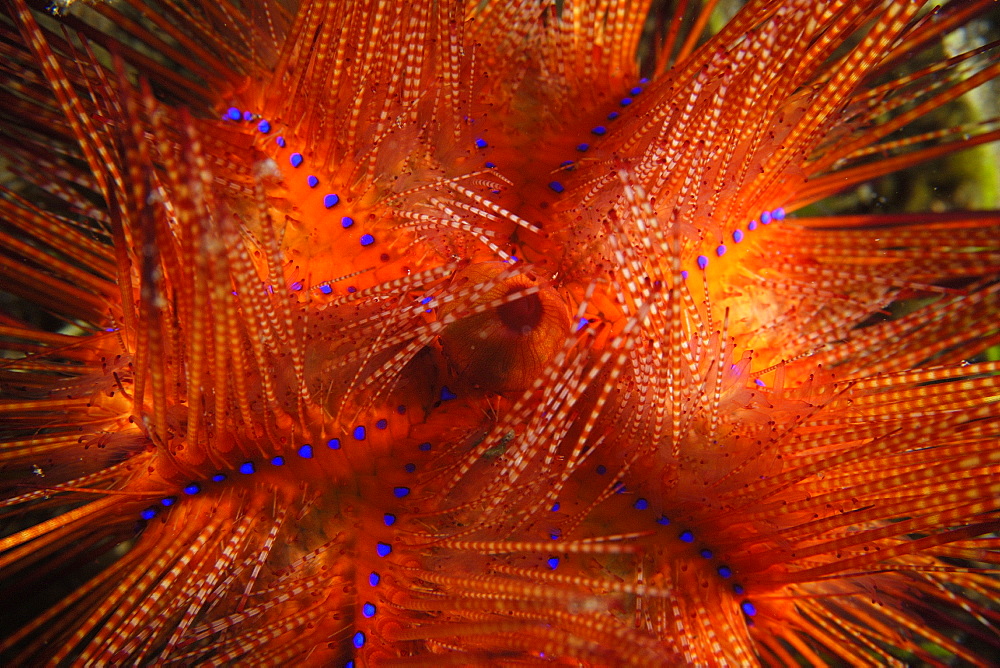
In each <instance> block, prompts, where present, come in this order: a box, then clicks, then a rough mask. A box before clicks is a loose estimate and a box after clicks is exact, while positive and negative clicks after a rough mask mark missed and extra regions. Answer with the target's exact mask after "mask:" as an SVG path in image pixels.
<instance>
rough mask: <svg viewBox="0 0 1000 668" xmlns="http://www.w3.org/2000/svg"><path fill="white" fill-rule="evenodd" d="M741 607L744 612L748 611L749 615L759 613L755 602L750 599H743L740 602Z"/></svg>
mask: <svg viewBox="0 0 1000 668" xmlns="http://www.w3.org/2000/svg"><path fill="white" fill-rule="evenodd" d="M740 608H742V609H743V612H744V613H746V615H747V617H753V616H754V615H756V614H757V608H755V607H754V604H753V603H751V602H750V601H743V602H742V603H740Z"/></svg>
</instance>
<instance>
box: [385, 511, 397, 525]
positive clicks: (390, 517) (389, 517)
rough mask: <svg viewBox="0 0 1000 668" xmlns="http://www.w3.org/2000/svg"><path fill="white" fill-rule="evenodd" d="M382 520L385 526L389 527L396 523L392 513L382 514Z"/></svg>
mask: <svg viewBox="0 0 1000 668" xmlns="http://www.w3.org/2000/svg"><path fill="white" fill-rule="evenodd" d="M382 521H383V522H385V525H386V526H387V527H391V526H392V525H393V524H395V523H396V516H395V515H393V514H392V513H386V514H385V515H383V516H382Z"/></svg>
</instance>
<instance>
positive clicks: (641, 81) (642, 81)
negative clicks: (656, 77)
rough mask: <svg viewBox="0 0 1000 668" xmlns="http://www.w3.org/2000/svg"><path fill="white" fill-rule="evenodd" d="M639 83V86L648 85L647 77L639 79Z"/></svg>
mask: <svg viewBox="0 0 1000 668" xmlns="http://www.w3.org/2000/svg"><path fill="white" fill-rule="evenodd" d="M639 83H641V84H648V83H649V77H643V78H641V79H639Z"/></svg>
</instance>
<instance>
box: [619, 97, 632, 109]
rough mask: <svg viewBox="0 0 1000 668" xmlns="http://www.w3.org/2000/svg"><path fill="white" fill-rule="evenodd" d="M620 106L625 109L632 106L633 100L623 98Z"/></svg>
mask: <svg viewBox="0 0 1000 668" xmlns="http://www.w3.org/2000/svg"><path fill="white" fill-rule="evenodd" d="M618 104H620V105H622V106H623V107H627V106H628V105H630V104H632V98H630V97H623V98H622V99H621V102H619V103H618Z"/></svg>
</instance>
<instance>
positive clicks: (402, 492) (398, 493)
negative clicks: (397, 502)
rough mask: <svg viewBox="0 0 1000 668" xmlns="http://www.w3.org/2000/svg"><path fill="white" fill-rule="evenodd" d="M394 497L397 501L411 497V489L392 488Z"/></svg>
mask: <svg viewBox="0 0 1000 668" xmlns="http://www.w3.org/2000/svg"><path fill="white" fill-rule="evenodd" d="M392 495H393V496H395V497H396V498H397V499H402V498H405V497H407V496H409V495H410V488H409V487H393V488H392Z"/></svg>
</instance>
